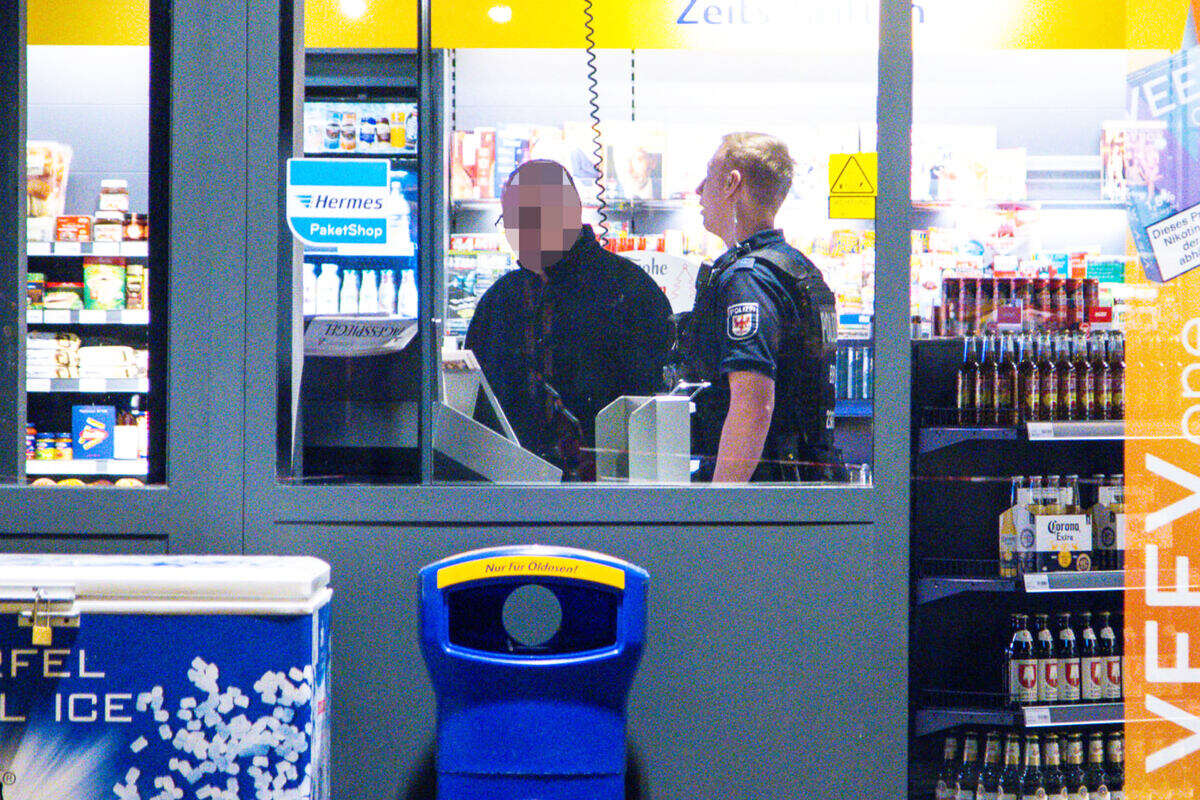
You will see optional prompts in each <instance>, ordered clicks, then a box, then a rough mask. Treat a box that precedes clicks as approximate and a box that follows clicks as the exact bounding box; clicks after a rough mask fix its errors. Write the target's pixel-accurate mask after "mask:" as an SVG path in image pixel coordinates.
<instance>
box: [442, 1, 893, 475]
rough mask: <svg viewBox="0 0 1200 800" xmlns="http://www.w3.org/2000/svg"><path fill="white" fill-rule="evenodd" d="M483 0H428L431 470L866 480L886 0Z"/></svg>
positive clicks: (470, 472) (445, 473) (871, 375)
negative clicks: (435, 158)
mask: <svg viewBox="0 0 1200 800" xmlns="http://www.w3.org/2000/svg"><path fill="white" fill-rule="evenodd" d="M488 5H489V4H479V3H465V2H452V1H447V0H439V2H437V3H434V45H435V46H436V47H439V48H448V50H449V51H448V53H447V56H446V58H447V62H448V63H447V69H446V73H447V74H446V85H445V91H444V93H443V97H442V98H441V102H442V107H443V122H444V129H445V137H446V145H447V148H448V149H449V164H448V175H447V176H446V184H445V185H447V186H448V191H449V197H450V202H449V225H448V228H447V231H446V235H445V238H444V240H443V245H444V247H445V249H446V251H445V258H444V262H443V264H444V266H443V270H442V275H441V282H440V290H441V292H442V296H441V297H440V298H439V303H441V304H442V309H441V313H439V314H438V315H437V316H438V317H440V318H441V320H442V323H441V326H440V327H441V333H442V335H443V355H442V363H441V369H440V373H441V380H440V383H439V387H438V391H439V397H438V401H439V402H438V403H437V404H436V405H435V408H434V424H435V434H434V447H435V450H436V452H437V456H438V460H437V462H436V469H435V475H436V478H437V479H440V480H452V481H459V480H464V481H473V480H474V481H478V480H484V481H495V482H507V483H558V482H561V481H607V482H622V483H661V484H680V483H693V482H707V481H711V480H714V479H715V480H728V481H735V482H745V481H748V480H754V481H764V482H780V481H785V482H792V481H818V482H829V481H849V480H855V481H862V480H867V479H869V472H870V461H871V409H872V397H871V396H872V384H873V371H872V352H873V348H872V339H871V336H872V313H873V309H874V233H875V232H874V221H873V216H874V198H873V194H872V193H873V191H874V185H875V175H874V159H873V156H874V152H873V151H874V149H875V133H874V130H875V125H874V120H875V107H876V102H875V101H876V61H877V52H876V46H875V42H876V30H877V27H878V18H877V12H873V11H872V12H867V11H864V12H863V13H862V14H857V13H849V12H847V13H840V12H839V13H838V14H835V15H833V16H830V14H829V13H827V12H828V9H826V8H824V4H821V3H799V4H774V5H772V7H771V9H770V10H768V11H764V10H761V9H758V10H754V12H753V14H752V16H753V17H754V19H752V20H748V21H747V23H746V24H745V25H743V26H741V27H738V26H737V25H732V24H723V25H721V26H717V25H715V23H713V22H712V19H713V18H714V15H715V16H716V17H722V21H723V23H731V22H733V21H734V20H732V19H729V20H725V19H724V17H723V15H725V14H726V13H732V12H728V10H727V9H722V8H718V7H717V6H716V5H713V6H711V8H709V9H708V10H707V11H705V10H704V9H703V8H700V7H689V8H690V9H691V10H690V11H685V12H684V15H683V16H682V17H681V16H680V14H679V9H674V7H673V6H672V7H671V8H667V7H666V6H667V5H668V4H661V3H648V2H647V3H638V2H634V3H627V4H604V5H603V6H602V7H599V6H598V7H597V8H596V9H595V16H594V30H595V31H596V37H595V39H594V42H595V43H596V45H597V47H596V48H594V49H593V50H592V51H591V52H589V51H588V49H586V41H585V36H586V34H587V28H586V27H585V26H587V25H588V24H589V22H588V20H587V19H586V18H585V14H584V12H583V9H582V8H579V9H576V8H575V7H573V6H565V7H562V8H556V9H555V10H554V11H553V12H551V11H549V10H547V9H546V8H545V6H544V4H534V3H511V4H504V5H500V4H496V5H492V6H491V7H490V8H488V7H486V6H488ZM694 5H695V4H693V6H694ZM688 13H694V14H700V15H701V17H700V18H699V19H698V21H697V20H691V19H687V18H686V16H687V14H688ZM704 14H707V15H708V18H709V19H707V20H706V19H705V18H704V17H703V15H704ZM834 16H836V17H837V19H836V20H835V19H833V17H834ZM467 21H469V24H468V22H467ZM693 23H695V27H693ZM779 29H787V30H789V31H791V34H789V37H788V40H787V41H786V42H784V41H782V40H780V39H779V38H778V37H775V36H774V33H773V31H777V30H779ZM797 31H803V32H804V33H796V32H797ZM797 36H798V37H799V39H797V38H796V37H797ZM801 40H802V43H800V44H798V42H800V41H801ZM747 131H750V132H763V133H765V134H766V135H752V136H751V135H737V134H738V132H747ZM730 134H733V135H732V136H730ZM702 182H703V183H704V190H703V191H702V187H701V183H702ZM831 186H833V190H832V193H833V195H834V197H833V200H832V203H831ZM738 247H741V248H742V249H741V250H740V251H736V248H738ZM735 251H736V252H735ZM710 267H711V268H710ZM697 297H699V298H700V300H699V301H697ZM697 302H699V306H697Z"/></svg>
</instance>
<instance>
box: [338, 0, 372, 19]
mask: <svg viewBox="0 0 1200 800" xmlns="http://www.w3.org/2000/svg"><path fill="white" fill-rule="evenodd" d="M338 9H339V10H341V12H342V16H344V17H347V18H349V19H362V17H363V15H364V14H366V13H367V0H338Z"/></svg>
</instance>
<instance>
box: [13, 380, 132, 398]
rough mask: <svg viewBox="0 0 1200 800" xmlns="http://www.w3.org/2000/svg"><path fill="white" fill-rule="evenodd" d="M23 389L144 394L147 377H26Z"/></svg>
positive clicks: (43, 391) (28, 390) (41, 391)
mask: <svg viewBox="0 0 1200 800" xmlns="http://www.w3.org/2000/svg"><path fill="white" fill-rule="evenodd" d="M25 391H27V392H30V393H55V392H72V393H83V394H106V393H108V392H114V393H122V394H146V393H148V392H149V391H150V380H149V379H148V378H28V379H26V381H25Z"/></svg>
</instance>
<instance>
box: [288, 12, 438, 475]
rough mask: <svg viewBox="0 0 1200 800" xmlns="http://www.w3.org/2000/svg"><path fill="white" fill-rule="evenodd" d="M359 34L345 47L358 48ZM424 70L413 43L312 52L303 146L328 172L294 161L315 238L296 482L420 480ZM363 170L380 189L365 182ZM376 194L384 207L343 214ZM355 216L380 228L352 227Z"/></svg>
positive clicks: (308, 273) (307, 262)
mask: <svg viewBox="0 0 1200 800" xmlns="http://www.w3.org/2000/svg"><path fill="white" fill-rule="evenodd" d="M343 5H344V4H343ZM339 9H342V10H343V11H344V12H345V13H349V12H350V11H353V10H354V9H349V8H348V7H347V8H343V7H342V6H339ZM412 13H413V18H414V20H415V13H416V12H415V9H413V12H412ZM318 19H320V17H318ZM315 33H316V32H315V31H313V30H310V38H313V36H314V34H315ZM360 38H361V36H360V35H358V34H353V33H343V34H342V36H341V38H340V39H337V40H336V41H337V42H339V43H340V46H341V47H343V48H344V47H351V46H355V47H357V46H359V45H358V44H357V42H359V40H360ZM416 74H417V70H416V55H415V53H414V52H413V51H412V50H402V51H397V50H378V51H373V52H363V51H358V52H348V51H346V50H343V49H334V50H326V49H321V50H318V49H310V50H309V51H308V53H307V58H306V76H305V93H304V106H303V110H302V119H303V138H302V151H303V158H304V162H305V164H306V165H309V167H310V170H309V171H310V172H311V173H312V174H313V175H314V176H315V177H312V178H305V177H303V176H301V174H300V173H299V172H298V171H297V167H296V166H293V171H292V175H291V185H292V187H293V193H299V194H300V197H301V199H300V200H299V201H297V200H295V199H293V200H292V201H291V202H292V203H293V204H295V203H296V202H300V203H301V208H300V209H299V210H298V211H296V213H293V211H294V209H293V208H291V207H289V214H290V215H292V216H293V218H294V220H295V221H294V222H293V225H294V227H295V229H296V233H297V234H298V236H299V237H300V239H301V241H302V243H303V253H302V257H301V259H300V260H299V262H298V263H297V265H296V269H297V272H298V273H299V274H298V275H297V280H296V284H297V287H296V288H297V297H296V300H297V302H296V303H295V304H294V305H293V306H292V310H293V313H294V314H296V315H297V317H299V316H300V315H302V316H303V330H304V343H303V350H304V358H303V369H302V371H301V380H300V386H299V424H298V426H297V431H298V432H299V436H300V446H299V448H298V449H297V450H296V451H295V457H294V463H293V465H292V474H293V475H294V476H295V479H297V480H303V481H306V482H383V483H392V482H395V483H411V482H416V481H419V480H420V478H421V461H420V455H419V447H418V430H419V414H418V405H419V399H420V396H421V380H422V370H421V342H420V337H419V336H418V335H417V334H418V331H417V327H418V326H417V309H418V300H419V297H420V283H421V281H420V278H419V274H418V269H417V256H418V248H417V241H418V233H417V223H418V214H419V211H420V209H419V205H418V188H419V171H418V163H417V155H418V153H417V146H418V141H417V138H418V137H417V128H418V120H419V109H418V104H417V84H416ZM363 169H365V170H368V172H365V173H361V174H363V175H365V176H366V179H365V182H366V183H370V184H373V185H372V186H370V187H366V186H356V185H355V183H356V182H357V181H358V177H357V176H358V175H359V174H360V171H361V170H363ZM372 169H374V170H375V172H373V173H372V172H370V170H372ZM319 170H324V172H321V171H319ZM330 170H332V171H330ZM327 175H328V176H331V177H329V180H325V176H327ZM307 180H312V181H314V182H315V183H314V184H313V185H306V184H305V183H304V182H305V181H307ZM363 192H367V193H369V194H370V195H371V197H370V199H371V202H373V203H375V204H376V206H377V210H375V211H372V212H366V216H365V217H364V214H363V213H362V212H359V211H357V210H351V211H350V212H349V214H350V216H349V217H341V221H340V222H335V221H334V220H335V219H338V218H339V215H343V214H345V213H346V211H345V206H347V205H349V204H353V203H356V202H358V199H359V198H360V195H362V193H363ZM356 223H363V224H364V225H365V226H367V227H369V226H371V225H378V227H377V228H374V229H370V230H369V231H368V232H367V233H366V234H362V233H361V232H359V231H349V232H347V231H346V230H344V229H343V228H344V226H346V225H352V224H356ZM339 226H342V227H339Z"/></svg>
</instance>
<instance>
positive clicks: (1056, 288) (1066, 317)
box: [1050, 278, 1071, 331]
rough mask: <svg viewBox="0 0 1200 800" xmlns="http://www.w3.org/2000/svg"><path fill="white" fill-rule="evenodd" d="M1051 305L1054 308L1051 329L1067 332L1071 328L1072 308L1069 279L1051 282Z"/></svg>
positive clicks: (1055, 279)
mask: <svg viewBox="0 0 1200 800" xmlns="http://www.w3.org/2000/svg"><path fill="white" fill-rule="evenodd" d="M1050 294H1051V299H1050V305H1051V306H1053V307H1054V320H1053V322H1052V323H1051V327H1052V328H1054V329H1056V330H1060V331H1065V330H1067V328H1069V327H1071V308H1070V304H1069V303H1070V301H1069V299H1068V297H1067V279H1066V278H1054V279H1053V280H1051V281H1050Z"/></svg>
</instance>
